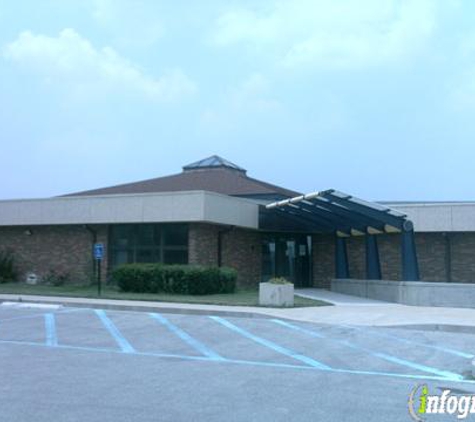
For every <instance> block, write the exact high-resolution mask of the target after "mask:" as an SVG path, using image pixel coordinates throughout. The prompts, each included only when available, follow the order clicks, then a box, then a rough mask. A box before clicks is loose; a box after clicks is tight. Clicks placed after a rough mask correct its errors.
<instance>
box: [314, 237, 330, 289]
mask: <svg viewBox="0 0 475 422" xmlns="http://www.w3.org/2000/svg"><path fill="white" fill-rule="evenodd" d="M312 258H313V285H314V286H315V287H320V288H324V289H329V288H330V282H331V279H332V278H334V277H335V239H334V237H333V236H332V235H313V236H312Z"/></svg>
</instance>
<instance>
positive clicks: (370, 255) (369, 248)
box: [365, 234, 381, 280]
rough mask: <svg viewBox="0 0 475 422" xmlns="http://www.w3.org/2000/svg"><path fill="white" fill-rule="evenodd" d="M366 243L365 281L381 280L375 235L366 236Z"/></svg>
mask: <svg viewBox="0 0 475 422" xmlns="http://www.w3.org/2000/svg"><path fill="white" fill-rule="evenodd" d="M365 241H366V279H368V280H381V264H380V261H379V250H378V240H377V238H376V236H375V235H372V234H368V235H366V237H365Z"/></svg>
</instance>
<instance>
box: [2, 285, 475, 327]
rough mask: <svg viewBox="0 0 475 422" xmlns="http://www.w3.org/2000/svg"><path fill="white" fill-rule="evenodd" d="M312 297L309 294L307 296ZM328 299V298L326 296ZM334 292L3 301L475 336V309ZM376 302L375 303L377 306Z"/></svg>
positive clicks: (28, 297)
mask: <svg viewBox="0 0 475 422" xmlns="http://www.w3.org/2000/svg"><path fill="white" fill-rule="evenodd" d="M315 290H318V289H315ZM307 295H308V296H310V292H309V291H308V292H307ZM325 295H326V296H325ZM335 295H336V294H332V293H331V292H326V291H323V292H313V295H312V296H311V297H313V298H320V299H322V300H326V301H333V302H334V303H335V306H319V307H306V308H291V309H280V308H261V307H251V306H218V305H199V304H184V303H167V302H148V301H131V300H111V299H86V298H71V297H51V296H36V295H17V294H2V295H0V302H2V301H21V302H28V303H42V304H61V305H64V306H70V307H87V308H102V309H116V310H124V311H147V312H164V313H180V314H198V315H199V314H206V315H222V316H241V317H263V318H283V319H291V320H296V321H305V322H314V323H319V324H329V325H355V326H394V327H396V326H401V327H409V326H412V327H415V328H427V329H447V330H453V331H467V332H474V333H475V309H467V308H429V307H417V306H406V305H400V304H393V303H385V302H377V301H371V302H368V303H364V301H366V300H368V299H361V298H357V299H358V300H356V301H355V300H354V298H353V297H351V296H349V297H346V298H344V297H342V296H346V295H338V296H335ZM375 302H376V303H375Z"/></svg>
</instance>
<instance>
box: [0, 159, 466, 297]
mask: <svg viewBox="0 0 475 422" xmlns="http://www.w3.org/2000/svg"><path fill="white" fill-rule="evenodd" d="M97 242H100V243H103V244H104V245H105V249H106V256H105V260H104V265H103V266H102V270H103V276H104V277H107V274H108V273H109V272H110V270H111V269H112V268H114V267H115V266H117V265H120V264H122V263H128V262H164V263H181V264H183V263H190V264H202V265H216V266H230V267H233V268H235V269H236V270H237V271H238V274H239V275H238V283H239V284H240V285H241V286H256V285H257V283H258V282H259V281H261V280H266V279H268V278H270V277H272V276H275V275H277V276H285V277H287V278H288V279H290V280H292V281H293V282H294V283H295V284H296V285H297V286H303V287H305V286H319V287H327V288H328V287H329V286H330V282H331V280H332V279H334V278H339V279H348V278H353V279H386V280H412V281H414V280H419V279H420V280H426V281H436V282H443V281H446V282H463V283H466V282H468V283H473V282H474V281H475V259H474V258H475V203H469V202H467V203H384V204H382V203H380V204H376V203H369V202H366V201H362V200H359V199H357V198H354V197H352V196H351V195H345V194H342V193H341V192H338V191H334V190H328V191H322V192H319V193H313V194H309V195H305V196H303V195H301V194H300V193H299V192H294V191H291V190H288V189H285V188H282V187H279V186H275V185H272V184H270V183H266V182H263V181H259V180H256V179H253V178H251V177H249V176H248V175H247V172H246V170H244V169H242V168H240V167H239V166H237V165H235V164H233V163H231V162H229V161H226V160H224V159H222V158H220V157H217V156H213V157H210V158H207V159H204V160H201V161H198V162H196V163H193V164H190V165H187V166H185V167H183V171H182V172H181V173H179V174H175V175H171V176H166V177H160V178H156V179H151V180H145V181H141V182H136V183H129V184H125V185H119V186H112V187H107V188H102V189H97V190H91V191H86V192H79V193H74V194H69V195H65V196H62V197H55V198H47V199H32V200H5V201H0V250H2V249H9V250H11V251H13V253H14V256H15V260H16V263H17V266H18V269H19V273H20V274H21V277H22V278H24V277H25V275H26V274H28V273H35V274H37V275H38V276H39V277H42V276H44V275H46V274H48V272H50V271H52V270H54V271H57V272H64V273H68V274H69V275H70V278H71V280H72V281H75V282H88V281H90V280H91V279H92V276H93V273H94V260H93V257H92V247H93V244H94V243H97Z"/></svg>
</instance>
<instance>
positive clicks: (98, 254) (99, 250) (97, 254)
mask: <svg viewBox="0 0 475 422" xmlns="http://www.w3.org/2000/svg"><path fill="white" fill-rule="evenodd" d="M102 258H104V243H94V259H96V260H98V261H99V260H101V259H102Z"/></svg>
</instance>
